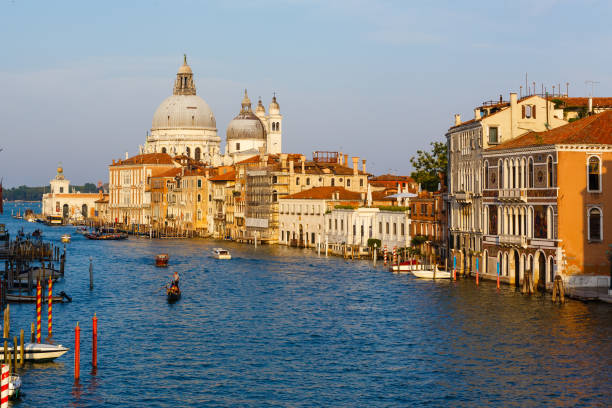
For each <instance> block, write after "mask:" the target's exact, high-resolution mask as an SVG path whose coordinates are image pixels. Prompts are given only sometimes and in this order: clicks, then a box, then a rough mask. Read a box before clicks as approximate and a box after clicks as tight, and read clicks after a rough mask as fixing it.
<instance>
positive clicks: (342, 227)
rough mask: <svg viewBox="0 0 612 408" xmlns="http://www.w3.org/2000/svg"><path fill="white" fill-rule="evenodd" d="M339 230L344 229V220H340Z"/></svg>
mask: <svg viewBox="0 0 612 408" xmlns="http://www.w3.org/2000/svg"><path fill="white" fill-rule="evenodd" d="M340 231H344V220H340Z"/></svg>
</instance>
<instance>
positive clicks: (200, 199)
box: [198, 194, 202, 203]
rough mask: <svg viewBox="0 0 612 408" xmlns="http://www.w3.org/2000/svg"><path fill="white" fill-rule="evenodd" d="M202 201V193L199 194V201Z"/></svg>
mask: <svg viewBox="0 0 612 408" xmlns="http://www.w3.org/2000/svg"><path fill="white" fill-rule="evenodd" d="M200 201H202V196H201V195H200V194H198V203H199V202H200Z"/></svg>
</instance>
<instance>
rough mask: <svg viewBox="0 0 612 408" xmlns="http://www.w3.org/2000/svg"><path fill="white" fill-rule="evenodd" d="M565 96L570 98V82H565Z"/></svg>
mask: <svg viewBox="0 0 612 408" xmlns="http://www.w3.org/2000/svg"><path fill="white" fill-rule="evenodd" d="M565 96H566V97H568V98H569V82H566V83H565Z"/></svg>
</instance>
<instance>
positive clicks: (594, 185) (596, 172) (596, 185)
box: [588, 156, 601, 191]
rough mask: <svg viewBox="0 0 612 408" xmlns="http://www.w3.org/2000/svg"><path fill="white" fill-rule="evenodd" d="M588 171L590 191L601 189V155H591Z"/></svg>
mask: <svg viewBox="0 0 612 408" xmlns="http://www.w3.org/2000/svg"><path fill="white" fill-rule="evenodd" d="M588 171H589V180H588V184H589V185H588V191H601V166H600V159H599V157H596V156H591V157H590V158H589V165H588Z"/></svg>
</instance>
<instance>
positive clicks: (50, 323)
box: [47, 278, 53, 338]
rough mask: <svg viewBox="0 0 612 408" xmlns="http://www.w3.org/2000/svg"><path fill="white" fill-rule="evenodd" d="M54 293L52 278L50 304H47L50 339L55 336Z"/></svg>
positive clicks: (50, 282) (50, 281)
mask: <svg viewBox="0 0 612 408" xmlns="http://www.w3.org/2000/svg"><path fill="white" fill-rule="evenodd" d="M52 293H53V281H52V280H51V278H49V296H48V303H47V319H48V323H47V330H48V335H47V337H48V338H51V336H53V306H52V304H53V297H52Z"/></svg>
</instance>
